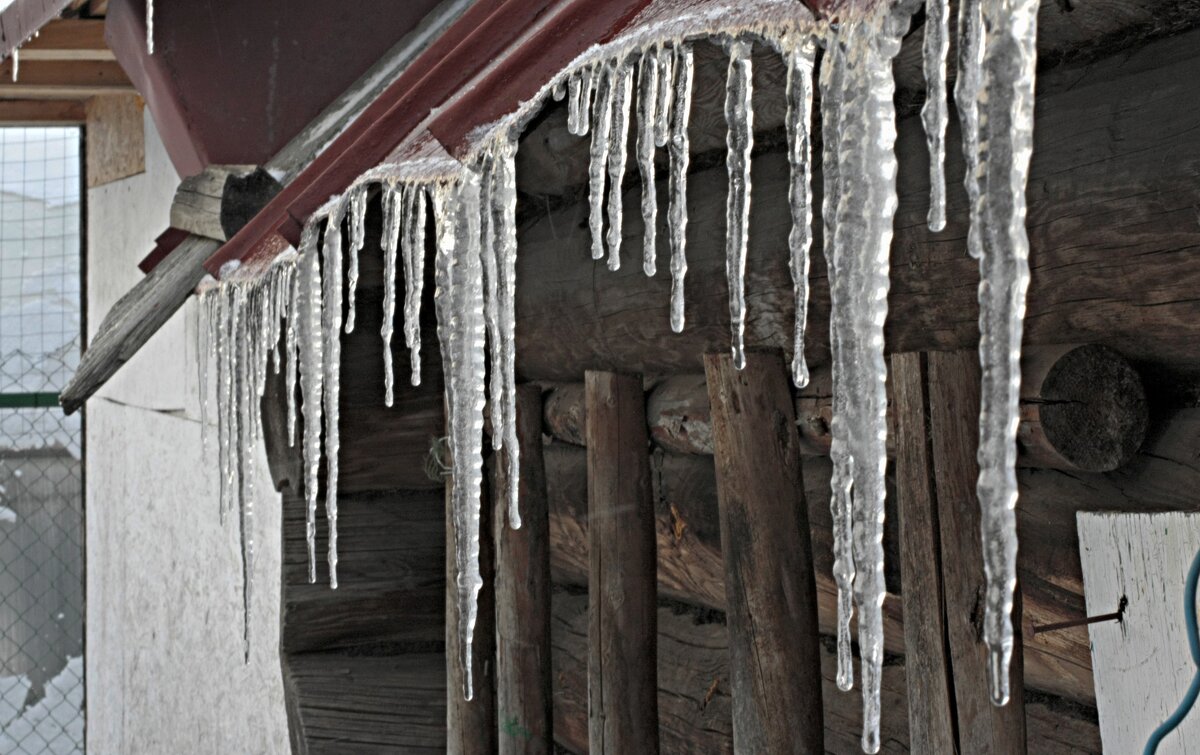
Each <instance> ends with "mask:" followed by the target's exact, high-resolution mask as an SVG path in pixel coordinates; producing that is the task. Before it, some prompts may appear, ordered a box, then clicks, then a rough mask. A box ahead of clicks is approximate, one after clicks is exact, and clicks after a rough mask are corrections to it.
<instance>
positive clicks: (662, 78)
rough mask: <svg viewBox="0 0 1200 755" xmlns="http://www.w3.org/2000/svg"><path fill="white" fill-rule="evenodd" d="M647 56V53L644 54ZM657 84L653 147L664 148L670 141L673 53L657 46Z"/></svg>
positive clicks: (668, 49)
mask: <svg viewBox="0 0 1200 755" xmlns="http://www.w3.org/2000/svg"><path fill="white" fill-rule="evenodd" d="M646 54H647V55H649V53H646ZM655 62H656V68H657V69H658V83H657V84H656V85H655V93H656V95H657V97H658V102H657V103H655V105H654V145H655V146H656V147H665V146H667V143H668V142H669V141H670V140H671V106H672V100H673V99H674V97H675V90H674V88H673V87H674V85H675V53H674V52H673V51H672V50H671V48H669V47H666V46H664V45H659V47H658V50H657V51H656V52H655Z"/></svg>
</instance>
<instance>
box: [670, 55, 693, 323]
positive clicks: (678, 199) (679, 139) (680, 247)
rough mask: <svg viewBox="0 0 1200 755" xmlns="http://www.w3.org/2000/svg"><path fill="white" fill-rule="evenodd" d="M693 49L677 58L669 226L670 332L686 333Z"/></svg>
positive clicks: (672, 127) (672, 128) (672, 129)
mask: <svg viewBox="0 0 1200 755" xmlns="http://www.w3.org/2000/svg"><path fill="white" fill-rule="evenodd" d="M692 75H693V65H692V46H691V45H690V44H681V45H679V47H678V49H677V50H676V58H675V102H674V106H673V110H674V116H675V117H674V120H673V122H672V126H671V149H670V152H671V179H670V187H669V188H670V192H671V204H670V208H669V209H668V211H667V225H668V227H669V230H670V235H671V330H673V331H675V332H676V333H680V332H682V331H683V323H684V313H683V279H684V277H685V276H686V275H687V254H686V244H687V222H688V214H687V172H688V160H689V159H690V154H689V152H688V118H689V117H690V115H691V111H692Z"/></svg>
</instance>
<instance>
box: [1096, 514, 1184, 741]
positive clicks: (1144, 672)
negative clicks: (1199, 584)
mask: <svg viewBox="0 0 1200 755" xmlns="http://www.w3.org/2000/svg"><path fill="white" fill-rule="evenodd" d="M1076 522H1077V525H1078V528H1079V559H1080V562H1081V565H1082V567H1083V581H1084V590H1085V595H1086V599H1087V610H1088V615H1089V616H1094V615H1098V614H1104V613H1110V612H1112V611H1115V610H1117V606H1118V604H1119V603H1120V600H1121V597H1122V596H1124V597H1126V598H1127V599H1128V604H1127V606H1126V608H1125V616H1124V620H1123V621H1122V622H1120V623H1118V622H1115V621H1112V622H1105V623H1098V624H1093V625H1091V627H1089V635H1090V638H1091V644H1092V667H1093V670H1094V673H1095V678H1096V705H1097V707H1098V709H1099V711H1100V736H1101V739H1102V741H1103V743H1104V751H1105V752H1120V753H1139V752H1141V751H1142V748H1143V747H1145V744H1146V738H1147V737H1148V736H1149V735H1150V733H1151V732H1152V731H1154V729H1155V727H1157V726H1158V725H1159V724H1160V723H1161V722H1162V721H1163V720H1164V719H1165V718H1166V717H1167V716H1169V715H1170V714H1171V712H1172V711H1173V710H1175V708H1176V706H1178V705H1179V701H1180V700H1182V699H1183V694H1184V692H1185V690H1186V689H1187V687H1188V685H1189V684H1190V682H1191V680H1192V675H1193V674H1194V673H1195V671H1196V670H1195V667H1194V666H1193V665H1192V660H1191V657H1190V653H1189V651H1188V640H1187V631H1186V629H1185V626H1184V617H1183V605H1184V603H1183V600H1184V598H1183V592H1184V581H1185V580H1186V577H1187V570H1188V567H1189V566H1190V565H1191V562H1192V558H1193V557H1194V556H1195V553H1196V550H1197V549H1198V548H1200V514H1188V513H1182V512H1168V513H1161V514H1129V513H1121V514H1110V513H1089V512H1081V513H1079V515H1078V516H1077V518H1076ZM1158 751H1159V753H1160V754H1161V755H1174V754H1176V753H1200V710H1198V711H1194V712H1192V714H1191V715H1189V716H1188V717H1187V718H1186V719H1184V721H1183V723H1182V724H1181V725H1180V727H1179V729H1177V730H1176V731H1175V732H1174V733H1172V734H1170V735H1168V737H1167V738H1166V739H1165V740H1163V743H1162V745H1161V746H1160V747H1159V750H1158Z"/></svg>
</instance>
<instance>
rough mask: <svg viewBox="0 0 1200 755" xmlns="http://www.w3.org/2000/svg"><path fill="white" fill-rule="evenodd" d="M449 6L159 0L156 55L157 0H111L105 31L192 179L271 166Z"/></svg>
mask: <svg viewBox="0 0 1200 755" xmlns="http://www.w3.org/2000/svg"><path fill="white" fill-rule="evenodd" d="M40 2H42V3H44V4H51V3H50V0H40ZM57 4H58V5H59V6H61V5H63V4H64V3H63V2H61V1H58V2H57ZM437 4H438V0H353V2H350V3H344V2H330V0H208V1H207V2H171V1H170V0H165V1H164V0H159V2H157V3H155V6H154V14H155V24H154V33H155V39H154V43H155V52H154V54H153V55H150V54H148V53H147V51H146V5H145V0H111V2H110V3H109V6H108V19H107V23H106V30H105V31H106V38H107V40H108V43H109V46H110V47H111V48H112V50H113V52H114V53H115V54H116V56H117V60H118V61H119V62H120V63H121V66H122V67H123V68H124V69H125V72H126V73H127V74H128V75H129V77H130V79H131V80H132V81H133V83H134V85H135V86H136V87H137V89H138V91H139V92H141V93H142V96H143V97H145V99H146V102H147V104H148V105H149V107H150V112H151V114H152V115H153V117H154V120H155V125H156V126H157V127H158V131H159V135H160V136H161V137H162V139H163V142H164V144H165V145H166V147H167V152H168V153H169V154H170V156H171V161H172V162H173V163H174V165H175V169H176V170H177V171H178V172H179V174H180V175H183V176H188V175H194V174H196V173H199V172H200V171H201V170H203V169H204V168H205V167H206V166H208V165H261V164H263V163H265V162H266V161H267V160H268V159H269V158H270V157H271V156H272V155H274V154H275V153H276V152H278V151H279V150H280V148H282V147H283V146H284V145H285V144H287V142H288V141H289V140H290V139H291V138H292V137H293V136H295V135H296V134H297V133H299V132H300V131H301V129H303V128H304V127H305V126H306V125H308V124H309V122H311V121H312V120H313V119H314V118H316V117H317V115H318V114H320V112H321V110H322V109H323V108H324V107H325V106H326V105H328V104H329V103H330V102H332V101H333V100H334V99H335V98H337V97H338V96H339V95H341V94H342V93H343V92H345V91H346V89H347V88H349V87H350V85H351V84H353V83H354V82H355V81H356V80H358V78H359V77H360V76H362V74H363V73H364V72H365V71H366V70H367V69H368V68H370V67H371V65H373V64H374V63H375V62H376V61H377V60H379V59H380V58H381V57H382V56H383V55H384V53H386V52H387V50H388V49H389V48H390V47H392V45H394V44H396V42H398V41H399V40H400V39H401V38H402V37H404V35H405V34H407V33H408V32H409V31H411V30H412V29H413V28H414V27H415V26H416V25H417V24H418V23H419V22H420V21H421V19H423V18H424V17H425V16H426V14H427V13H428V12H429V11H430V9H432V8H433V7H434V6H436V5H437ZM14 7H15V6H14ZM6 15H7V14H6Z"/></svg>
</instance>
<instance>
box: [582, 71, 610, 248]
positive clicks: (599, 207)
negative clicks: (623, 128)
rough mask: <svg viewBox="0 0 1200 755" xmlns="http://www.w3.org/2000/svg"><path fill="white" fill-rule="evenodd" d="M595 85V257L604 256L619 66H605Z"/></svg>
mask: <svg viewBox="0 0 1200 755" xmlns="http://www.w3.org/2000/svg"><path fill="white" fill-rule="evenodd" d="M597 75H599V77H600V82H599V85H598V87H597V89H596V115H595V121H596V123H595V126H596V127H595V128H594V129H592V149H591V155H590V157H591V160H590V162H589V164H588V210H589V211H588V227H589V228H590V229H591V232H592V259H594V260H598V259H600V258H602V257H603V256H604V216H603V215H602V212H603V209H604V179H605V176H606V175H607V168H608V150H609V146H610V134H611V133H612V125H613V99H614V97H615V91H616V88H617V87H616V77H617V71H616V66H613V65H609V66H606V67H604V68H603V69H601V70H600V71H599V73H598V74H597Z"/></svg>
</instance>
